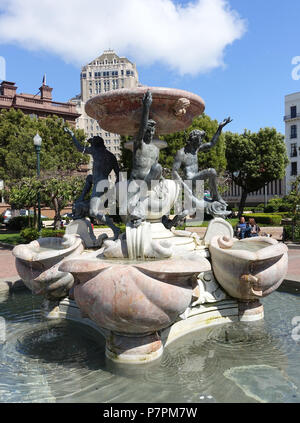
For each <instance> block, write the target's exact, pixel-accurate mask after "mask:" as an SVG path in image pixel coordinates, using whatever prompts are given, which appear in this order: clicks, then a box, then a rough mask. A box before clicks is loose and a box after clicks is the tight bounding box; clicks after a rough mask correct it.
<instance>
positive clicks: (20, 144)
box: [0, 109, 88, 183]
mask: <svg viewBox="0 0 300 423" xmlns="http://www.w3.org/2000/svg"><path fill="white" fill-rule="evenodd" d="M64 126H65V123H64V121H63V119H61V118H58V117H57V116H51V117H47V118H45V119H36V118H34V119H32V118H31V117H30V116H29V115H25V114H24V113H23V112H22V111H20V110H15V109H10V110H2V111H1V113H0V179H3V180H4V181H5V182H6V183H7V182H8V181H17V180H20V179H21V178H23V177H32V176H35V175H36V152H35V148H34V145H33V137H34V135H35V134H36V133H37V132H38V133H39V134H40V136H41V137H42V139H43V143H42V148H41V153H40V166H41V171H66V170H70V171H73V170H76V169H78V167H79V166H80V164H83V163H87V161H88V157H86V156H84V155H83V154H81V153H79V152H78V151H77V149H76V148H75V147H74V145H73V143H72V141H71V140H70V137H69V136H68V135H67V134H66V133H65V132H64V130H63V127H64ZM75 133H76V137H77V138H78V139H79V141H81V142H82V141H83V140H84V132H83V131H82V130H75Z"/></svg>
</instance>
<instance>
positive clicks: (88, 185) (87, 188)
mask: <svg viewBox="0 0 300 423" xmlns="http://www.w3.org/2000/svg"><path fill="white" fill-rule="evenodd" d="M92 185H93V175H88V176H87V177H86V180H85V185H84V187H83V190H82V193H81V194H80V197H79V198H78V200H77V201H83V200H84V197H85V196H86V194H88V193H89V192H90V190H91V188H92Z"/></svg>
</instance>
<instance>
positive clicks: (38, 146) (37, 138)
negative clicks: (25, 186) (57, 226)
mask: <svg viewBox="0 0 300 423" xmlns="http://www.w3.org/2000/svg"><path fill="white" fill-rule="evenodd" d="M33 143H34V146H35V151H36V160H37V161H36V171H37V176H38V177H39V176H40V151H41V145H42V138H41V137H40V136H39V134H38V133H37V134H36V135H35V136H34V138H33ZM37 200H38V230H39V232H40V231H41V229H42V222H41V195H40V191H38V195H37Z"/></svg>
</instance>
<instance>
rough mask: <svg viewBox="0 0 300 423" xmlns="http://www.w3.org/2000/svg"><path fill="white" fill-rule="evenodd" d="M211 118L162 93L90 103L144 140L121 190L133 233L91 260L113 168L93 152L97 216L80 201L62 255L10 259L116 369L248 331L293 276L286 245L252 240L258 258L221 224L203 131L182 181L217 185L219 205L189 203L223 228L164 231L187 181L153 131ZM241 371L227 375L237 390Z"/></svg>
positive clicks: (53, 310) (50, 313) (39, 250)
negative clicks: (204, 163)
mask: <svg viewBox="0 0 300 423" xmlns="http://www.w3.org/2000/svg"><path fill="white" fill-rule="evenodd" d="M141 101H142V107H141ZM203 110H204V102H203V100H202V99H201V98H200V97H198V96H196V95H194V94H191V93H188V92H185V91H180V90H172V89H163V88H150V89H148V88H146V87H139V88H135V89H133V90H130V91H128V90H115V91H113V92H107V93H104V94H101V95H98V96H96V97H94V98H92V99H91V100H89V101H88V102H87V104H86V111H87V113H88V114H89V115H90V116H91V117H92V118H95V119H97V120H98V121H99V124H100V126H101V127H102V128H103V129H105V130H107V131H110V132H117V133H122V134H128V135H136V134H137V135H136V137H135V139H134V141H133V143H132V144H133V145H131V146H130V148H132V150H133V170H132V174H131V176H130V179H129V181H127V182H126V181H125V182H122V181H118V183H117V188H118V195H117V201H118V200H119V205H120V206H124V205H123V204H121V201H120V197H122V198H124V195H123V194H124V189H125V191H126V193H128V198H127V199H128V204H127V207H126V212H125V213H123V216H122V218H123V220H124V221H125V222H126V234H122V235H120V236H117V235H118V233H117V231H114V234H115V236H114V239H109V240H104V239H101V242H102V241H103V244H102V246H101V247H100V248H98V250H96V251H95V250H90V251H84V248H85V247H86V245H87V239H88V237H89V234H88V229H86V234H85V235H86V236H83V235H82V230H84V229H82V228H84V227H86V228H89V231H90V226H89V225H88V224H86V223H85V222H87V218H86V217H84V216H85V213H88V212H89V211H90V213H92V215H95V213H96V215H97V216H101V213H102V214H103V209H99V210H96V211H95V204H99V202H100V200H103V196H104V190H103V186H102V185H101V182H102V181H101V174H100V173H99V169H100V167H101V166H100V164H101V163H102V165H103V166H106V170H107V171H108V170H109V169H111V165H110V163H107V162H105V163H104V162H103V157H104V156H105V157H108V156H107V155H105V154H104V152H103V151H104V150H101V151H102V153H101V151H100V150H99V153H97V150H93V151H94V169H96V168H97V172H98V173H97V180H94V182H93V183H94V187H93V193H92V198H91V200H90V203H89V207H87V205H86V204H84V206H85V207H83V205H80V204H79V203H77V207H79V206H80V213H79V212H78V213H77V214H76V216H77V217H79V218H80V219H77V220H74V222H73V223H71V224H70V226H69V228H70V229H69V234H68V235H67V236H66V237H65V238H64V239H63V240H60V241H56V242H57V245H56V246H55V247H54V249H53V241H52V240H51V238H48V239H47V238H46V239H44V240H43V239H40V240H37V241H34V242H33V243H31V244H29V245H21V246H18V247H16V248H15V249H14V251H13V254H14V255H15V256H16V263H17V268H18V271H19V273H20V276H21V277H22V279H23V280H24V282H25V284H26V285H27V286H28V287H29V288H30V289H31V290H32V291H33V292H35V293H37V294H40V295H43V296H44V297H45V299H46V300H47V303H46V304H45V305H44V307H45V309H46V315H47V317H48V318H51V317H52V318H53V317H54V318H57V317H61V318H62V317H64V318H66V319H69V320H73V321H74V320H75V321H78V322H79V323H81V324H82V323H84V324H86V325H88V326H91V327H93V328H94V329H96V330H97V331H98V332H99V333H100V334H101V335H103V336H104V338H105V341H106V347H105V348H106V357H107V358H108V359H109V360H111V361H113V362H116V363H118V364H119V363H121V364H122V363H125V364H141V363H142V364H145V365H146V363H150V362H151V361H155V360H157V359H158V358H160V357H161V356H162V354H163V351H164V348H165V347H167V346H168V345H169V344H171V343H172V342H173V341H175V340H178V339H179V338H181V337H183V336H185V335H187V334H188V333H190V332H194V331H196V330H198V329H200V328H203V329H206V330H208V329H207V328H209V327H210V326H214V325H217V324H220V323H233V322H236V323H235V324H236V325H237V326H236V327H240V326H239V323H238V322H239V321H243V322H257V321H259V320H261V319H262V318H263V316H264V312H263V306H262V304H261V303H260V299H261V298H263V297H264V296H266V295H268V294H270V293H271V292H272V291H273V290H274V289H276V288H278V287H279V285H280V284H281V282H282V281H283V279H284V276H285V273H286V271H287V247H286V246H285V245H284V244H279V243H277V242H276V241H274V240H270V239H268V238H261V237H259V238H255V243H256V244H255V248H251V247H252V246H253V247H254V240H252V239H249V240H248V239H246V240H245V241H243V242H241V243H240V244H239V245H240V247H239V248H238V249H237V248H236V241H234V239H233V230H232V227H231V225H230V224H228V222H226V220H224V219H223V217H225V216H226V215H227V212H226V204H225V202H224V201H223V200H222V198H221V197H220V195H219V193H218V192H217V188H216V185H215V178H216V174H215V171H214V170H213V169H207V170H205V171H203V172H199V171H198V164H197V152H198V151H199V149H200V148H202V147H203V144H202V138H203V132H202V131H198V132H197V131H192V132H193V133H191V135H190V138H189V144H188V145H187V146H186V149H183V150H180V151H179V152H178V154H177V156H176V158H175V165H174V172H173V175H178V170H179V168H180V166H183V167H184V172H185V175H186V176H187V177H188V179H189V180H191V181H192V182H193V183H194V182H196V181H197V180H199V179H200V180H201V179H203V178H206V179H209V183H210V185H211V189H212V194H213V198H212V201H205V200H202V201H199V200H198V199H197V198H196V197H194V191H193V188H192V189H191V190H190V191H188V195H189V196H190V198H191V199H192V204H193V202H194V203H196V208H197V207H199V206H201V207H202V208H205V209H206V210H207V211H208V212H209V213H211V214H212V215H213V216H214V219H213V220H212V221H211V222H210V224H209V227H208V229H207V232H206V234H205V237H204V239H199V237H198V236H197V235H196V234H193V233H191V232H188V231H176V230H175V229H174V228H172V229H168V228H169V227H171V226H172V221H170V220H168V225H166V226H164V225H163V223H162V218H163V216H165V215H166V214H168V213H169V212H170V209H171V207H172V206H173V204H174V202H175V201H176V199H177V197H178V194H179V187H180V185H181V184H184V185H186V182H184V181H182V180H181V178H180V177H179V178H178V179H177V180H176V181H174V180H165V179H164V178H163V177H162V168H161V166H160V164H159V163H158V153H159V146H158V145H159V144H157V143H156V144H157V145H155V143H154V138H153V136H154V132H155V126H156V133H157V134H163V133H170V132H174V131H176V130H182V129H185V128H186V127H187V126H189V125H190V124H191V122H192V119H193V118H194V117H195V116H198V115H200V114H201V113H202V112H203ZM150 118H151V119H150ZM153 119H155V121H154V120H153ZM229 122H230V119H229V118H228V119H226V120H224V122H222V123H221V124H220V125H219V128H218V131H217V132H216V134H215V136H214V137H213V139H212V141H211V142H210V143H208V144H204V145H205V149H208V148H211V147H212V146H213V145H215V143H216V142H217V139H218V136H219V135H220V133H221V131H222V128H223V127H224V126H225V125H227V124H228V123H229ZM69 132H70V131H69ZM71 135H72V134H71ZM73 138H74V137H73ZM74 142H76V140H74ZM93 142H94V141H93ZM94 146H95V143H94V144H93V148H94ZM96 147H97V146H96ZM96 147H95V148H96ZM160 147H163V146H161V145H160ZM104 148H105V147H104ZM95 158H96V159H95ZM97 160H98V162H97ZM106 160H107V159H106ZM97 166H98V167H97ZM100 185H101V187H102V188H101V187H100ZM81 206H82V207H81ZM123 209H124V207H123ZM82 210H83V211H82ZM84 210H85V211H84ZM193 211H195V209H193ZM188 212H189V214H192V211H191V210H188ZM186 214H187V211H185V213H184V214H183V215H182V216H186ZM220 216H221V217H220ZM170 222H171V224H169V223H170ZM74 225H76V227H79V226H80V227H81V232H80V236H79V235H74V234H73V235H72V234H71V233H72V231H74ZM94 242H95V239H94V238H93V240H92V244H91V245H92V246H96V244H95V243H94ZM98 247H99V246H98ZM29 269H30V271H29ZM32 269H34V272H32ZM231 327H232V328H234V327H235V326H231ZM233 330H234V329H233ZM184 339H185V338H184ZM228 339H231V337H230V336H229V338H228ZM178 342H179V341H178ZM239 372H240V370H238V371H236V372H234V373H230V374H226V377H227V378H229V379H230V380H233V379H234V380H236V378H238V377H239V375H240V374H241V373H239Z"/></svg>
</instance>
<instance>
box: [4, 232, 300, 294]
mask: <svg viewBox="0 0 300 423" xmlns="http://www.w3.org/2000/svg"><path fill="white" fill-rule="evenodd" d="M205 229H206V228H196V227H195V228H188V230H190V231H192V232H197V233H198V234H199V235H200V236H202V235H204V232H205ZM265 229H267V230H266V231H265V232H267V233H271V231H270V229H272V230H273V231H272V235H273V237H274V238H275V239H276V238H277V239H280V231H278V230H277V231H276V229H280V228H265ZM262 230H263V228H262ZM103 232H106V233H107V234H108V236H109V237H110V236H112V231H111V229H107V228H103V229H95V235H96V236H97V237H98V236H99V235H100V234H101V233H103ZM288 247H289V253H288V254H289V269H288V274H287V276H286V281H287V282H290V283H294V282H296V283H300V244H298V245H296V244H290V245H288ZM11 250H12V248H11V247H4V246H0V292H1V291H5V290H6V291H7V290H10V289H12V288H17V287H20V286H22V282H21V281H20V280H19V279H20V278H19V276H18V273H17V270H16V266H15V258H14V257H13V255H12V251H11ZM299 287H300V285H299Z"/></svg>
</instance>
